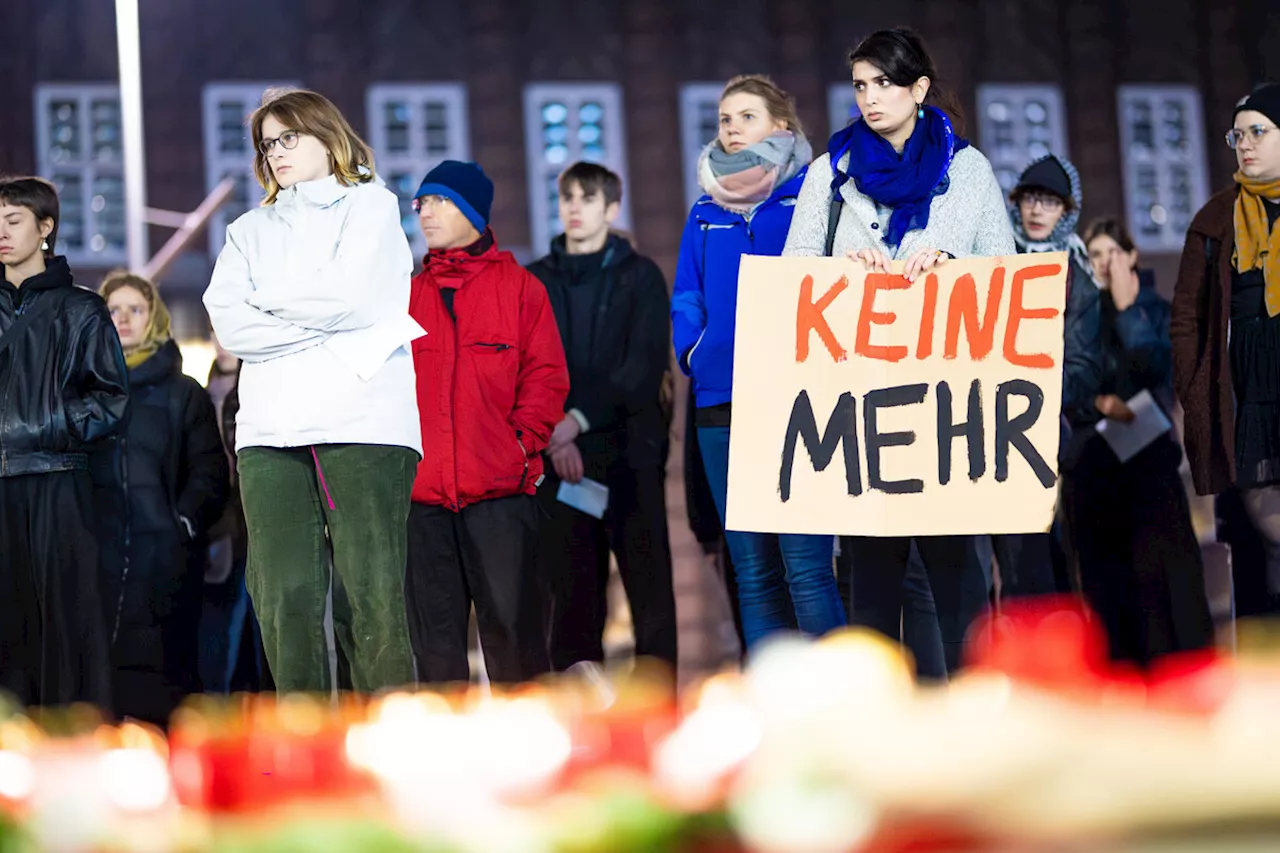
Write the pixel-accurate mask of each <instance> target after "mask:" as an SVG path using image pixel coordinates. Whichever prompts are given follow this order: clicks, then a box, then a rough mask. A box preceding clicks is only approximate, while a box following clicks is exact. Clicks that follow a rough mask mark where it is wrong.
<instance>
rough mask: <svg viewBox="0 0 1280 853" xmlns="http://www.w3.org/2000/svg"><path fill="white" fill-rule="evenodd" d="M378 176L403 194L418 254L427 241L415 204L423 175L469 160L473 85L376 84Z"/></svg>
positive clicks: (373, 133) (372, 137) (372, 106)
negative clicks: (445, 163) (470, 91)
mask: <svg viewBox="0 0 1280 853" xmlns="http://www.w3.org/2000/svg"><path fill="white" fill-rule="evenodd" d="M365 107H366V109H367V110H368V127H369V144H370V145H371V146H372V147H373V153H374V155H375V157H376V164H377V167H378V175H379V176H380V177H381V178H382V179H383V180H384V181H386V182H387V187H388V188H390V189H391V190H392V191H393V192H395V194H396V195H397V196H398V197H399V198H400V221H401V223H402V224H403V226H404V233H405V235H406V236H407V237H408V238H409V244H410V245H411V246H412V247H413V252H414V255H415V256H419V257H420V256H422V255H423V254H425V252H426V249H427V246H426V242H425V241H424V240H423V237H422V230H421V229H420V228H419V227H418V214H416V213H414V212H413V208H412V207H411V206H410V204H411V202H412V201H413V194H414V193H415V192H416V191H417V189H418V187H419V185H421V183H422V178H423V176H425V175H426V174H427V172H429V171H431V170H432V169H433V168H434V167H435V166H437V165H438V164H439V163H440V162H442V161H444V160H469V159H471V154H470V147H471V146H470V142H469V134H468V130H467V128H468V125H467V87H466V86H465V85H464V84H462V83H376V84H374V85H372V86H370V87H369V90H368V93H367V95H366V98H365Z"/></svg>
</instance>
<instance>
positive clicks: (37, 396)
mask: <svg viewBox="0 0 1280 853" xmlns="http://www.w3.org/2000/svg"><path fill="white" fill-rule="evenodd" d="M31 311H39V312H40V315H39V317H38V318H37V319H36V320H34V322H32V323H31V324H30V325H28V326H27V328H26V330H25V331H20V332H19V333H18V334H19V338H20V339H19V340H15V341H14V342H13V344H12V345H10V346H9V348H8V350H6V351H5V352H4V353H3V354H0V477H15V476H19V475H23V474H44V473H51V472H54V471H74V470H86V469H88V467H89V457H88V453H89V452H90V451H91V450H92V449H93V448H94V445H96V444H97V443H98V442H100V441H102V440H103V439H106V438H108V437H110V436H111V435H112V434H114V433H115V432H116V431H117V430H118V429H119V428H120V425H121V423H122V422H123V421H124V420H125V418H126V416H127V414H128V410H129V383H128V379H127V375H126V371H125V364H124V355H123V354H122V353H121V351H120V339H119V337H118V336H117V335H116V333H115V328H114V327H113V326H112V324H111V316H110V315H109V314H108V313H107V306H106V304H105V303H103V301H102V299H101V298H100V297H99V296H98V295H97V294H95V293H91V292H89V291H87V290H84V289H82V288H79V287H76V286H75V283H74V282H73V281H72V279H71V269H70V268H69V267H68V266H67V261H66V258H62V257H57V258H54V259H53V260H51V261H50V262H49V264H48V268H47V269H46V270H45V272H43V273H41V274H39V275H37V276H33V277H32V278H29V279H27V281H25V282H24V283H23V284H22V287H21V288H16V287H14V286H13V285H11V284H9V283H8V282H6V281H5V280H4V278H3V276H0V339H2V337H3V336H4V335H6V334H7V333H8V330H9V328H10V327H11V326H13V324H14V323H15V322H16V321H17V319H18V317H19V315H20V314H24V313H27V312H31Z"/></svg>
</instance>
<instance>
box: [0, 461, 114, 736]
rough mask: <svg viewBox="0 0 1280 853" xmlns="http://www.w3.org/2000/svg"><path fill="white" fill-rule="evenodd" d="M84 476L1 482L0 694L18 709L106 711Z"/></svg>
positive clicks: (88, 488) (95, 559)
mask: <svg viewBox="0 0 1280 853" xmlns="http://www.w3.org/2000/svg"><path fill="white" fill-rule="evenodd" d="M92 512H93V485H92V482H91V480H90V477H89V474H88V473H87V472H82V471H65V472H58V473H53V474H34V475H28V476H22V477H6V478H0V690H3V691H6V692H8V693H11V694H12V695H13V696H14V697H15V698H16V699H17V700H18V701H19V702H20V703H22V704H24V705H65V704H68V703H71V702H90V703H93V704H95V705H97V706H99V707H100V708H102V709H104V710H108V711H109V710H110V709H111V707H112V705H111V662H110V659H109V654H108V651H109V646H108V637H107V629H106V625H105V617H106V612H107V607H106V606H105V604H104V602H103V599H102V596H101V595H100V592H99V590H100V582H99V581H100V579H99V572H100V564H99V550H98V544H97V538H96V532H95V530H94V529H93V527H92V526H91V524H90V519H91V518H92Z"/></svg>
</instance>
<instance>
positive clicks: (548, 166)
mask: <svg viewBox="0 0 1280 853" xmlns="http://www.w3.org/2000/svg"><path fill="white" fill-rule="evenodd" d="M524 123H525V137H524V138H525V151H526V155H527V159H528V175H529V216H530V223H529V238H530V240H532V244H533V245H532V249H533V253H534V254H535V255H540V254H541V253H543V252H545V251H546V250H547V247H548V246H549V245H550V243H551V238H552V237H554V236H556V235H557V234H559V233H560V230H561V229H560V215H559V207H558V204H557V200H558V197H559V189H558V188H557V186H556V179H557V178H558V177H559V176H560V173H561V172H562V171H564V169H565V168H566V167H567V166H569V165H571V164H572V163H575V162H577V161H578V160H587V161H589V162H592V163H599V164H600V165H602V166H604V167H606V168H608V169H611V170H612V171H614V172H616V173H617V174H618V176H619V177H621V178H622V181H623V186H624V188H626V187H627V168H626V166H627V157H626V148H625V142H624V140H625V139H626V134H625V132H624V129H623V115H622V89H621V87H620V86H618V85H617V84H614V83H567V84H566V83H530V84H529V85H527V86H525V89H524ZM629 197H630V193H629V192H627V191H626V189H624V191H623V194H622V210H621V211H620V212H619V214H618V219H617V221H616V223H615V224H616V225H617V227H618V228H624V229H625V228H630V227H631V225H630V221H631V217H630V214H629V210H630V206H629V204H628V200H629Z"/></svg>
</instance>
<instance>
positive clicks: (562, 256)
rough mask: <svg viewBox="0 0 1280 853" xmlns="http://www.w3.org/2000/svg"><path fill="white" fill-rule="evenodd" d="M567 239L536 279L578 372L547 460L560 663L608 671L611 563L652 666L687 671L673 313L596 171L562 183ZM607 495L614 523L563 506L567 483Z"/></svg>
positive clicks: (546, 532)
mask: <svg viewBox="0 0 1280 853" xmlns="http://www.w3.org/2000/svg"><path fill="white" fill-rule="evenodd" d="M559 189H560V221H561V223H562V224H563V225H564V229H565V233H564V234H562V235H560V236H559V237H556V238H555V239H554V240H553V241H552V242H551V254H549V255H547V256H546V257H544V258H542V259H541V260H539V261H537V262H536V263H534V264H533V265H531V266H530V267H529V270H530V271H531V272H532V273H533V274H534V275H536V276H537V277H538V278H539V279H541V280H542V283H543V284H545V285H546V287H547V294H548V296H550V298H551V306H552V309H553V310H554V311H555V316H556V323H557V324H558V325H559V327H560V339H561V341H562V342H563V343H564V350H565V355H566V358H567V359H568V364H569V399H568V401H567V403H566V411H565V413H564V417H563V419H562V420H561V421H560V423H559V424H558V425H557V426H556V428H555V433H554V434H553V435H552V437H551V444H550V446H549V447H548V448H547V456H548V457H549V458H550V460H551V464H552V467H553V469H554V475H553V476H548V477H547V480H546V482H544V483H543V484H542V487H541V489H540V490H539V498H540V500H541V502H542V505H543V507H544V508H545V510H546V512H547V514H548V515H549V516H550V520H549V521H548V522H547V523H545V524H544V526H543V532H542V535H541V537H540V543H541V544H540V551H541V555H542V565H543V571H544V572H545V574H546V576H547V578H548V580H549V582H550V583H551V585H552V589H553V593H552V597H553V616H552V620H551V662H552V664H553V665H554V666H555V667H556V668H557V669H565V668H567V667H570V666H572V665H573V664H575V663H577V662H579V661H584V660H586V661H603V660H604V649H603V645H602V635H603V633H604V627H605V618H606V616H607V610H608V608H607V602H606V596H605V593H606V589H607V586H608V580H609V555H610V553H611V552H612V553H613V555H614V556H616V557H617V560H618V571H619V572H620V573H621V575H622V582H623V584H624V585H625V587H626V590H627V598H628V600H629V601H630V604H631V616H632V622H633V624H634V626H635V637H636V648H635V652H636V654H637V655H640V656H648V657H653V658H656V659H658V660H661V661H664V662H665V663H666V664H668V665H669V666H670V667H671V668H672V671H673V672H674V668H675V665H676V606H675V596H674V594H673V592H672V584H671V548H670V545H669V543H668V540H667V505H666V498H665V495H664V477H663V469H664V467H665V465H666V459H667V424H666V420H665V418H664V417H663V414H662V407H661V403H660V399H659V393H660V389H661V386H662V376H663V373H664V371H666V369H667V366H668V358H669V356H668V353H669V350H670V345H671V344H670V339H671V334H670V329H669V321H668V319H667V318H668V314H669V310H670V302H669V300H668V297H667V284H666V281H665V280H664V279H663V276H662V271H661V270H659V269H658V266H657V264H655V263H654V262H653V261H651V260H649V259H648V258H646V257H643V256H641V255H639V254H636V252H635V251H634V250H633V249H632V247H631V244H630V243H629V242H628V241H627V240H625V239H623V238H622V237H620V236H618V235H616V234H610V231H609V226H610V225H611V224H612V223H613V221H614V220H615V219H616V218H617V216H618V209H619V203H620V202H621V200H622V180H621V179H620V178H619V177H618V176H617V175H615V174H614V173H613V172H611V171H609V170H608V169H606V168H604V167H603V166H599V165H596V164H594V163H575V164H574V165H572V166H570V167H569V168H568V169H567V170H565V172H564V173H563V174H561V176H560V180H559ZM584 477H586V478H590V479H591V480H594V481H596V482H598V483H601V484H603V485H604V486H605V487H606V488H608V490H609V492H608V503H607V506H606V509H605V511H604V514H603V518H600V519H597V518H595V517H594V516H593V515H589V514H588V513H586V512H583V511H581V510H578V509H574V508H572V507H570V506H569V505H567V504H565V503H564V502H562V501H560V500H559V499H558V495H559V491H560V488H561V484H562V483H566V482H567V483H569V484H577V483H580V482H581V481H582V480H583V478H584Z"/></svg>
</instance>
